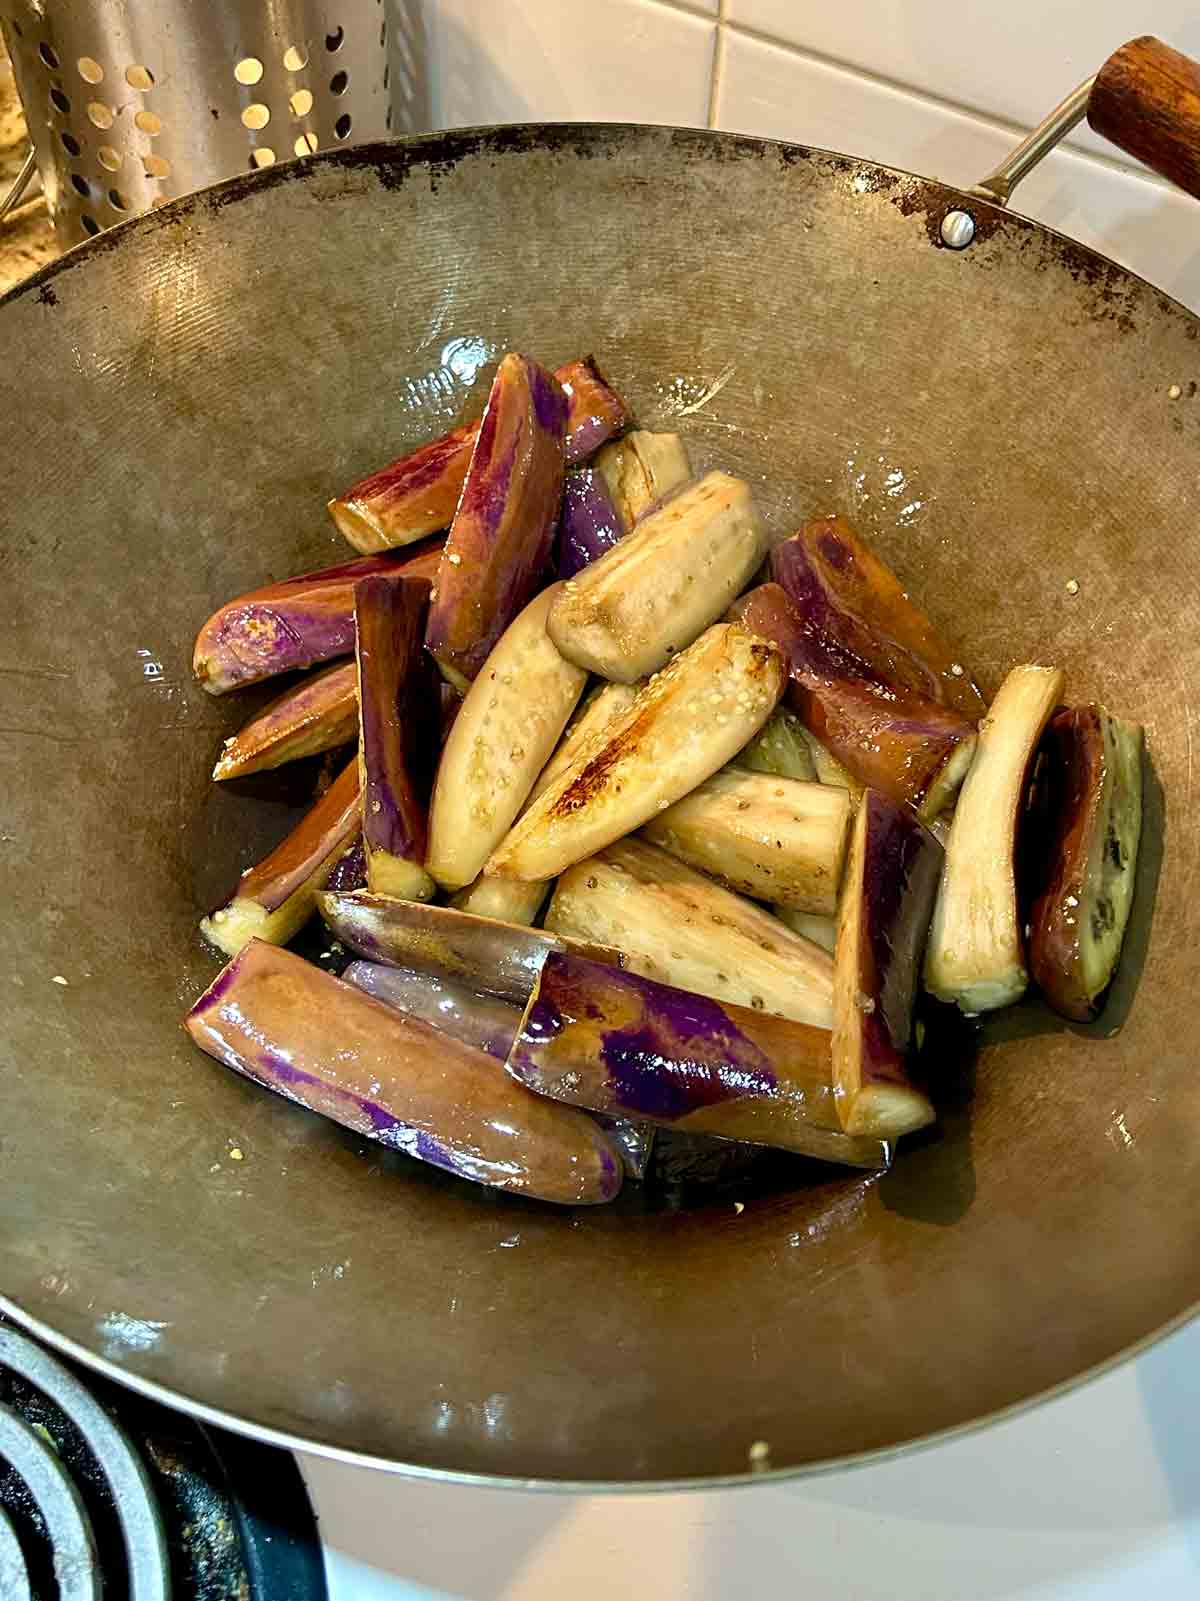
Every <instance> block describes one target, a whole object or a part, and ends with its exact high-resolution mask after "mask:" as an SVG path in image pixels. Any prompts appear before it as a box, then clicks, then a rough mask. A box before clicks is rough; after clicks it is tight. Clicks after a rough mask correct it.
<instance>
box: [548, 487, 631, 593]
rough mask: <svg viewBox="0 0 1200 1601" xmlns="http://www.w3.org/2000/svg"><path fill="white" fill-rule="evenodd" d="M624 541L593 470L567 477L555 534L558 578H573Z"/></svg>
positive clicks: (611, 507)
mask: <svg viewBox="0 0 1200 1601" xmlns="http://www.w3.org/2000/svg"><path fill="white" fill-rule="evenodd" d="M624 537H625V528H624V525H623V524H622V522H621V519H620V517H618V516H617V511H616V508H615V507H614V505H613V502H612V496H611V495H610V494H609V492H608V485H607V484H606V483H605V482H604V479H603V477H602V476H601V475H600V474H599V473H598V472H597V471H596V470H595V468H594V467H580V468H579V469H578V470H577V471H575V472H569V473H567V475H566V477H565V478H564V479H563V497H562V515H561V518H560V520H559V531H558V576H559V577H560V578H573V577H574V576H575V574H576V573H577V572H579V571H581V569H582V568H584V567H586V566H587V565H588V564H589V562H593V561H595V560H596V558H597V556H603V554H604V552H605V551H606V550H611V549H612V547H613V546H614V545H615V544H616V543H617V541H618V540H619V539H623V538H624Z"/></svg>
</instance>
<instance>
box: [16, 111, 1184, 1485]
mask: <svg viewBox="0 0 1200 1601" xmlns="http://www.w3.org/2000/svg"><path fill="white" fill-rule="evenodd" d="M653 135H657V136H659V137H670V138H672V139H679V138H682V139H687V140H694V141H696V142H700V143H711V144H718V143H719V144H723V145H726V146H731V145H732V146H740V147H742V148H744V149H746V150H749V151H757V152H759V153H762V154H765V153H767V152H770V151H780V152H792V153H793V154H794V156H796V157H798V158H799V159H802V160H805V161H811V160H814V159H816V160H820V159H826V160H831V161H836V162H843V163H846V164H848V165H849V166H852V167H854V168H856V169H859V170H861V169H869V170H870V171H873V172H877V173H881V174H886V175H888V176H889V177H892V178H895V179H898V180H906V181H909V182H912V183H917V184H921V185H925V186H927V187H928V188H929V189H931V190H935V191H937V192H938V194H939V195H944V196H945V197H946V199H947V200H948V201H950V200H956V201H959V202H961V204H962V206H963V208H964V209H967V210H970V211H971V212H972V213H973V214H975V215H976V216H977V215H978V214H979V213H980V212H982V213H983V214H985V215H987V216H989V217H991V218H993V219H995V220H997V221H999V220H1001V219H1003V220H1006V221H1011V222H1012V223H1015V224H1016V225H1018V226H1019V227H1021V228H1025V229H1030V230H1033V231H1036V232H1037V233H1038V234H1040V235H1043V236H1045V237H1047V238H1049V239H1051V240H1053V241H1055V242H1057V243H1058V244H1060V245H1061V246H1064V247H1066V248H1067V249H1068V250H1070V251H1072V252H1078V253H1079V254H1080V256H1082V257H1083V258H1085V259H1086V260H1088V261H1090V262H1092V263H1096V264H1098V265H1101V266H1103V267H1104V268H1106V269H1107V270H1109V271H1111V272H1115V273H1119V274H1121V275H1122V276H1124V277H1125V278H1127V279H1128V280H1130V281H1132V282H1134V283H1137V284H1139V285H1141V286H1143V287H1144V288H1145V289H1147V290H1149V291H1150V292H1151V293H1153V294H1154V295H1155V296H1157V297H1158V310H1159V313H1160V314H1162V313H1166V312H1167V310H1168V308H1169V309H1170V311H1171V312H1173V313H1177V314H1182V316H1183V317H1185V318H1186V319H1187V320H1188V321H1190V322H1192V323H1195V324H1200V313H1197V312H1194V311H1192V310H1191V308H1190V307H1188V306H1186V305H1184V304H1183V302H1182V301H1180V300H1177V299H1176V298H1175V297H1174V296H1173V295H1171V294H1170V293H1168V291H1166V290H1164V289H1162V288H1160V287H1159V286H1158V285H1157V284H1154V283H1152V282H1151V281H1150V280H1149V279H1147V278H1144V277H1143V276H1142V275H1141V274H1140V273H1138V272H1136V271H1135V270H1134V269H1133V268H1131V267H1127V266H1124V265H1123V264H1122V263H1120V262H1118V261H1115V260H1114V259H1113V258H1112V257H1110V256H1106V255H1104V254H1103V253H1102V252H1101V251H1098V250H1095V249H1094V248H1092V247H1091V246H1090V245H1086V244H1083V243H1082V242H1081V241H1079V240H1078V239H1075V238H1073V237H1072V236H1071V235H1070V234H1064V233H1062V232H1060V231H1059V230H1058V229H1055V228H1052V227H1050V226H1049V225H1048V224H1046V223H1044V222H1040V221H1038V220H1037V219H1036V218H1034V217H1030V216H1028V215H1026V214H1025V213H1023V212H1020V211H1016V210H1013V209H1011V208H1010V207H1008V206H1002V205H999V204H998V203H995V202H992V201H988V200H984V199H982V198H981V197H980V196H979V195H978V194H973V193H970V192H969V191H968V190H966V189H961V188H958V187H956V186H955V185H953V184H950V183H947V182H945V181H944V180H942V179H938V178H932V177H929V176H927V175H925V174H922V173H916V172H912V171H911V170H910V169H908V168H904V167H894V166H891V165H889V164H888V163H886V162H880V161H874V160H872V159H870V158H868V157H861V156H854V155H851V154H848V153H846V152H844V151H839V150H831V149H828V148H826V147H824V146H820V145H811V144H802V143H799V142H798V141H789V140H783V139H774V138H766V137H763V136H760V135H756V134H747V133H739V132H734V131H729V130H723V129H714V128H700V127H687V126H683V125H680V124H673V123H639V122H600V121H597V122H576V121H529V122H515V123H490V124H479V125H475V126H471V127H463V128H454V129H448V130H434V131H431V132H426V133H420V134H409V135H401V136H398V137H394V138H389V139H380V140H372V141H369V142H364V143H362V144H356V145H351V146H349V147H343V148H334V149H327V150H322V151H318V152H317V153H316V154H314V155H310V156H305V157H302V158H299V157H292V158H289V159H288V160H286V161H283V162H279V163H276V164H275V165H274V166H271V167H265V168H258V169H256V170H255V171H253V172H247V173H239V174H235V175H234V176H233V177H231V178H227V179H225V180H223V181H222V182H220V183H217V184H211V185H207V186H205V187H204V188H201V189H196V190H192V191H190V192H189V193H187V194H184V195H180V196H178V197H177V198H175V199H173V200H171V201H169V202H168V203H167V204H166V205H164V206H159V207H157V208H156V209H155V210H152V211H147V212H143V213H141V214H140V215H138V216H134V217H129V218H126V219H124V220H123V221H122V222H119V223H116V224H114V225H112V226H111V227H109V228H106V229H104V230H103V231H102V232H101V233H99V234H97V235H95V236H93V237H91V238H88V239H85V240H82V241H80V242H79V243H78V244H76V245H73V246H71V247H69V248H68V249H67V250H65V251H63V252H62V253H61V254H60V255H58V256H57V257H56V258H55V259H54V260H53V261H50V262H47V263H46V264H45V265H44V266H42V267H40V268H38V269H37V270H36V271H35V272H33V273H31V274H30V275H29V276H27V277H26V278H23V279H21V280H20V282H18V283H16V284H14V285H13V286H12V287H11V288H10V289H9V290H7V291H6V292H5V293H4V294H3V295H0V314H2V313H3V312H4V310H5V308H7V307H8V306H9V305H10V304H15V303H16V302H17V301H19V300H21V299H22V298H23V297H24V296H26V295H27V294H36V293H38V292H39V291H40V290H42V289H43V288H44V287H45V286H46V285H48V284H51V283H53V282H54V280H55V279H57V278H58V277H59V275H60V274H62V273H65V272H69V271H71V270H73V269H74V268H75V267H76V266H78V265H80V264H81V263H82V262H85V261H87V260H89V259H91V258H92V257H96V256H99V255H101V254H105V253H107V252H109V251H111V250H114V249H117V248H119V247H120V246H121V244H122V243H123V241H125V240H127V239H132V238H133V237H135V234H140V233H142V232H145V231H148V230H151V229H160V228H163V227H168V226H170V225H171V224H173V223H178V222H179V221H180V220H182V219H184V218H185V217H187V216H188V215H189V214H191V213H193V212H195V211H196V210H197V208H199V207H204V206H208V205H211V204H212V203H213V202H214V201H215V202H216V204H218V205H219V206H221V207H224V206H226V205H230V204H234V203H236V202H238V201H240V200H242V199H245V198H248V197H250V196H252V195H253V194H255V193H256V192H258V191H260V190H263V189H266V188H268V187H272V186H277V185H282V184H285V183H291V182H296V181H297V180H300V179H302V178H303V176H304V174H305V172H306V171H307V170H308V169H310V168H316V167H318V166H319V167H321V168H324V169H332V168H341V169H344V170H347V171H350V170H353V169H355V168H356V167H368V168H371V169H374V170H379V169H381V168H386V167H388V166H389V165H393V164H394V163H395V162H396V159H397V156H398V155H405V156H409V157H410V159H409V160H408V161H407V163H406V165H407V166H411V167H419V166H424V165H427V164H429V163H430V162H433V161H451V162H457V161H459V160H461V159H463V158H466V157H469V156H471V155H473V154H476V153H477V152H478V151H479V149H480V148H481V147H483V146H486V145H487V144H488V143H489V142H490V143H495V142H497V141H505V140H509V141H512V142H513V145H514V149H515V150H516V152H517V153H519V152H520V148H521V142H522V141H524V142H525V144H526V146H527V147H528V148H531V149H537V148H539V147H542V146H544V145H546V144H553V143H555V142H560V143H563V144H572V143H573V144H575V145H577V146H578V145H580V144H586V143H588V142H592V141H594V142H596V143H597V144H598V145H599V144H602V142H603V141H604V140H605V139H611V138H612V137H614V136H626V137H628V136H635V137H637V136H653ZM930 248H946V247H945V246H942V245H941V244H940V242H935V241H932V240H931V246H930ZM0 1314H2V1315H4V1316H6V1317H9V1318H11V1319H12V1321H13V1322H14V1323H16V1324H17V1325H18V1326H19V1327H21V1328H23V1329H24V1330H26V1331H27V1332H28V1333H30V1334H32V1335H34V1336H35V1337H36V1338H37V1339H39V1340H41V1341H42V1342H43V1343H44V1344H46V1345H47V1346H49V1347H50V1348H51V1349H52V1350H55V1351H56V1352H58V1353H59V1354H60V1355H62V1356H65V1357H67V1358H69V1359H70V1360H72V1361H74V1362H77V1363H78V1364H79V1365H80V1366H82V1367H83V1368H85V1369H86V1370H87V1371H88V1372H91V1373H96V1374H98V1375H100V1376H102V1377H104V1378H107V1379H109V1380H112V1381H113V1382H115V1383H117V1384H119V1385H121V1386H123V1387H125V1388H128V1389H130V1390H132V1391H134V1392H135V1393H137V1394H139V1395H142V1396H144V1397H146V1398H147V1399H149V1400H152V1401H156V1402H159V1403H160V1404H162V1405H165V1406H167V1407H170V1408H173V1409H174V1410H175V1411H178V1412H181V1413H183V1414H184V1415H185V1416H188V1417H191V1418H194V1419H196V1420H198V1421H199V1422H201V1423H207V1424H211V1425H213V1426H215V1427H219V1428H224V1429H227V1430H229V1431H230V1432H232V1433H234V1434H237V1435H240V1436H242V1437H246V1438H250V1439H254V1440H257V1441H259V1442H261V1443H263V1444H267V1445H274V1446H277V1447H280V1448H281V1449H284V1450H290V1451H293V1452H298V1453H302V1454H307V1455H311V1456H316V1457H320V1458H321V1459H323V1460H325V1461H331V1462H336V1463H339V1464H342V1465H345V1466H348V1467H362V1468H372V1469H376V1470H379V1471H382V1472H384V1473H388V1474H392V1475H395V1476H398V1477H402V1478H410V1479H416V1480H420V1481H422V1482H428V1483H434V1484H452V1485H459V1484H460V1485H464V1486H469V1487H473V1488H486V1489H504V1490H523V1491H537V1492H539V1493H563V1494H582V1495H605V1496H612V1495H619V1494H642V1493H646V1494H650V1493H654V1494H679V1493H682V1492H686V1491H692V1490H694V1491H705V1490H715V1489H740V1488H742V1487H745V1486H748V1485H751V1484H774V1485H777V1486H778V1485H780V1484H783V1483H791V1482H795V1481H798V1480H802V1479H804V1480H806V1479H809V1478H814V1477H816V1476H817V1475H820V1474H826V1473H833V1472H841V1471H845V1470H846V1469H853V1468H859V1467H873V1466H877V1465H880V1464H883V1463H886V1462H891V1461H895V1460H897V1459H899V1458H901V1457H904V1456H908V1455H910V1454H912V1453H914V1452H917V1451H924V1450H927V1449H930V1448H932V1447H936V1446H940V1445H946V1444H950V1443H953V1442H955V1441H958V1440H962V1439H966V1438H968V1437H970V1436H972V1435H975V1434H977V1433H979V1432H981V1431H983V1430H985V1429H987V1428H990V1427H992V1426H993V1425H994V1424H998V1423H1005V1422H1009V1421H1012V1420H1016V1419H1018V1418H1020V1417H1022V1416H1023V1415H1025V1414H1026V1413H1030V1412H1033V1411H1034V1410H1036V1409H1038V1408H1041V1407H1042V1406H1044V1405H1046V1404H1047V1403H1049V1402H1052V1401H1057V1400H1060V1399H1063V1398H1065V1397H1067V1396H1069V1395H1072V1394H1074V1393H1075V1392H1076V1391H1078V1390H1081V1389H1082V1388H1083V1387H1084V1386H1085V1385H1088V1384H1090V1383H1092V1382H1093V1381H1094V1380H1096V1379H1100V1378H1103V1377H1105V1376H1107V1375H1108V1374H1110V1373H1113V1372H1115V1371H1116V1370H1117V1369H1119V1368H1121V1367H1123V1366H1125V1365H1126V1364H1127V1363H1130V1362H1132V1361H1135V1360H1137V1359H1138V1358H1139V1357H1141V1356H1143V1355H1144V1354H1145V1353H1147V1352H1148V1351H1150V1350H1152V1349H1153V1348H1154V1347H1155V1346H1157V1345H1159V1344H1160V1343H1161V1342H1163V1341H1165V1340H1166V1339H1168V1338H1169V1337H1170V1336H1172V1335H1174V1334H1177V1333H1179V1332H1180V1331H1181V1330H1182V1329H1184V1328H1185V1327H1187V1326H1188V1324H1190V1323H1192V1322H1193V1321H1194V1320H1195V1319H1196V1317H1197V1315H1198V1314H1200V1298H1198V1299H1195V1300H1192V1301H1191V1302H1189V1303H1188V1305H1187V1306H1185V1307H1184V1308H1183V1309H1182V1310H1181V1311H1179V1312H1177V1313H1176V1314H1175V1315H1174V1316H1172V1317H1171V1318H1168V1319H1167V1320H1166V1321H1165V1322H1163V1323H1161V1324H1160V1325H1158V1326H1157V1327H1156V1328H1154V1329H1151V1330H1150V1331H1148V1332H1147V1333H1146V1334H1144V1335H1142V1336H1141V1337H1140V1338H1138V1339H1136V1340H1134V1341H1132V1342H1130V1343H1129V1344H1127V1345H1125V1346H1123V1347H1122V1348H1121V1349H1119V1350H1117V1351H1114V1352H1113V1353H1112V1354H1111V1355H1110V1356H1107V1357H1105V1358H1103V1359H1102V1360H1101V1361H1099V1362H1096V1363H1094V1364H1092V1365H1091V1366H1089V1367H1085V1368H1082V1369H1080V1371H1078V1372H1077V1373H1073V1374H1071V1375H1070V1376H1069V1377H1067V1378H1064V1379H1062V1380H1060V1381H1059V1382H1058V1383H1056V1384H1053V1385H1050V1386H1049V1387H1047V1388H1045V1389H1041V1390H1035V1391H1033V1392H1031V1393H1030V1394H1028V1395H1025V1396H1021V1397H1019V1398H1018V1399H1016V1400H1014V1401H1011V1402H1009V1403H1007V1404H1006V1405H1004V1406H1000V1407H996V1408H994V1409H992V1410H991V1411H987V1412H982V1413H979V1414H978V1415H976V1416H975V1417H972V1418H968V1419H966V1420H964V1421H963V1422H960V1423H955V1424H951V1425H949V1426H947V1427H945V1428H942V1429H937V1430H934V1431H932V1432H930V1433H927V1434H917V1435H913V1436H912V1437H910V1438H908V1439H905V1440H901V1441H898V1442H894V1443H891V1444H887V1445H883V1446H877V1447H870V1448H866V1449H863V1450H860V1451H850V1452H845V1453H843V1454H841V1455H839V1456H832V1457H820V1458H814V1459H812V1460H811V1461H807V1462H801V1463H797V1464H793V1465H791V1466H787V1467H778V1468H763V1469H750V1468H746V1469H745V1470H744V1471H742V1472H740V1473H725V1474H704V1475H697V1476H691V1477H686V1478H678V1477H676V1478H645V1479H614V1478H606V1479H600V1478H597V1479H577V1478H556V1477H546V1476H538V1475H532V1476H521V1475H512V1474H497V1473H482V1472H475V1471H472V1470H468V1469H461V1468H452V1467H436V1466H430V1465H427V1464H420V1463H412V1462H405V1461H402V1460H400V1459H399V1458H396V1457H387V1456H379V1455H376V1454H374V1453H372V1452H369V1451H357V1450H353V1449H350V1448H349V1447H345V1446H339V1445H334V1444H331V1443H328V1442H324V1441H320V1440H316V1439H312V1438H308V1437H306V1436H305V1435H303V1434H299V1433H293V1432H291V1431H290V1430H287V1429H280V1428H275V1427H274V1426H272V1425H270V1424H266V1423H260V1422H256V1421H254V1420H252V1419H250V1418H247V1417H244V1416H238V1415H237V1414H235V1413H232V1412H227V1411H225V1410H223V1409H222V1408H220V1407H217V1406H212V1405H210V1404H209V1403H208V1402H205V1401H201V1400H198V1399H195V1398H193V1397H191V1396H189V1395H187V1394H185V1393H183V1392H182V1391H179V1390H175V1389H172V1388H171V1387H170V1386H168V1385H166V1384H161V1383H159V1382H158V1381H157V1380H154V1379H151V1378H147V1377H145V1376H143V1375H142V1374H139V1373H136V1372H133V1371H132V1370H130V1369H128V1368H125V1367H123V1366H122V1365H121V1364H120V1363H118V1362H115V1361H113V1360H112V1359H111V1358H108V1357H105V1356H103V1355H101V1354H100V1353H99V1352H97V1351H94V1350H92V1349H90V1348H89V1347H87V1346H86V1345H84V1344H82V1343H81V1342H78V1341H76V1340H74V1339H72V1338H71V1337H70V1336H68V1335H64V1334H61V1333H59V1332H58V1331H57V1330H56V1329H54V1328H53V1327H52V1326H51V1325H50V1324H48V1323H45V1322H43V1321H42V1320H41V1319H40V1318H39V1317H36V1316H35V1315H33V1314H32V1313H29V1312H27V1311H26V1310H25V1309H24V1308H23V1307H22V1306H21V1305H20V1304H19V1303H18V1302H16V1301H14V1300H12V1299H11V1298H10V1297H9V1296H7V1295H5V1294H4V1293H3V1292H2V1291H0Z"/></svg>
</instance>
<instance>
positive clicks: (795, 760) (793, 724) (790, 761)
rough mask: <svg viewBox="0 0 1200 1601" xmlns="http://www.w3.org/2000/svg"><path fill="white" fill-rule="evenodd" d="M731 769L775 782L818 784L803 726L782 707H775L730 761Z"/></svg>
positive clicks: (814, 765)
mask: <svg viewBox="0 0 1200 1601" xmlns="http://www.w3.org/2000/svg"><path fill="white" fill-rule="evenodd" d="M732 765H733V766H734V767H742V768H745V769H746V770H747V772H751V773H769V774H771V775H772V776H773V777H777V778H798V779H801V780H802V781H806V782H818V781H819V780H818V778H817V766H816V763H815V762H814V761H813V754H812V750H811V749H810V747H809V743H808V737H807V731H806V730H805V727H804V724H803V723H802V722H801V721H800V719H799V718H798V717H797V716H796V715H795V713H794V712H789V711H788V710H787V709H786V708H785V707H783V706H776V708H775V710H774V711H773V712H772V713H771V715H770V717H768V718H767V720H766V722H765V723H764V724H763V726H762V729H761V730H760V731H759V733H757V734H756V735H755V736H754V738H753V739H752V740H751V741H750V743H749V744H748V745H745V746H743V748H742V749H741V750H740V751H739V752H738V753H737V755H736V756H735V757H734V758H733V762H732Z"/></svg>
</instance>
